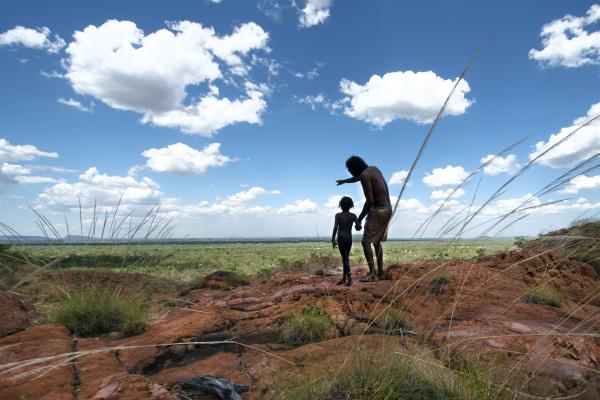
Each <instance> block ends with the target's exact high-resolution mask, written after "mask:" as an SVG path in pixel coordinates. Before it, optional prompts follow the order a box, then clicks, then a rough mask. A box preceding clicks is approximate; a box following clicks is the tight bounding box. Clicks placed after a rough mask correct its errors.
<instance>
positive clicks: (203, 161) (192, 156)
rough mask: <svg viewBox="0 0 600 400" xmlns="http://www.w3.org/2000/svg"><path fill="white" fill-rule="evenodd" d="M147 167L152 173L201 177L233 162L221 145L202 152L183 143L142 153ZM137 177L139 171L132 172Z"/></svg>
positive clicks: (210, 146) (203, 149)
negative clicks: (208, 170)
mask: <svg viewBox="0 0 600 400" xmlns="http://www.w3.org/2000/svg"><path fill="white" fill-rule="evenodd" d="M142 156H144V157H146V158H147V159H148V160H147V161H146V166H147V167H148V168H150V169H151V170H152V171H156V172H166V173H169V174H174V175H200V174H203V173H204V172H206V170H207V169H208V168H210V167H222V166H224V165H225V164H227V163H229V162H231V161H233V160H232V159H231V158H230V157H228V156H226V155H223V154H221V144H220V143H211V144H208V145H206V146H204V148H202V150H196V149H194V148H192V147H190V146H188V145H186V144H183V143H175V144H171V145H169V146H167V147H163V148H152V149H149V150H146V151H144V152H143V153H142ZM132 172H133V173H130V175H135V174H136V173H138V172H139V169H137V170H135V171H132Z"/></svg>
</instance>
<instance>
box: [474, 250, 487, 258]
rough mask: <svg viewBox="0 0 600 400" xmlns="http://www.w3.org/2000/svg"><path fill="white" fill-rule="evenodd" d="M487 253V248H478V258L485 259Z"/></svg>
mask: <svg viewBox="0 0 600 400" xmlns="http://www.w3.org/2000/svg"><path fill="white" fill-rule="evenodd" d="M486 251H487V250H486V249H485V247H480V248H478V249H477V251H476V253H477V258H482V257H484V256H485V253H486Z"/></svg>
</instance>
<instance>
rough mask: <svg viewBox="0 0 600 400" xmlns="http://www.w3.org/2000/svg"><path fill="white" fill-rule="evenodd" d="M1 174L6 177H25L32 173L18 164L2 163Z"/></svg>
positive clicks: (0, 166) (0, 165)
mask: <svg viewBox="0 0 600 400" xmlns="http://www.w3.org/2000/svg"><path fill="white" fill-rule="evenodd" d="M0 173H2V174H5V175H23V174H29V173H31V170H30V169H29V168H26V167H23V166H22V165H18V164H9V163H2V164H0Z"/></svg>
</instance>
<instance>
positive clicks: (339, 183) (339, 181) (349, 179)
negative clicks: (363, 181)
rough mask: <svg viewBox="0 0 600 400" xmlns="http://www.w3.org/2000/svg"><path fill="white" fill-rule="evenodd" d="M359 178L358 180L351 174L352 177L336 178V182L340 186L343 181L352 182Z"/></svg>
mask: <svg viewBox="0 0 600 400" xmlns="http://www.w3.org/2000/svg"><path fill="white" fill-rule="evenodd" d="M359 180H360V178H359V177H357V176H353V177H352V178H348V179H338V180H337V181H336V182H337V185H338V186H340V185H343V184H344V183H354V182H358V181H359Z"/></svg>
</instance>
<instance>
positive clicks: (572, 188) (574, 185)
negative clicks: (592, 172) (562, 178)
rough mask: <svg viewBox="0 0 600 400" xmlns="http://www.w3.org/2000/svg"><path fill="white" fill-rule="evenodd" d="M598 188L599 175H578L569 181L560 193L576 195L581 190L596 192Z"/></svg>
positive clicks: (599, 186) (599, 185) (599, 183)
mask: <svg viewBox="0 0 600 400" xmlns="http://www.w3.org/2000/svg"><path fill="white" fill-rule="evenodd" d="M599 188H600V175H596V176H587V175H580V176H576V177H575V178H573V179H571V180H570V181H569V184H568V185H567V186H566V187H565V188H564V189H562V190H560V193H563V194H576V193H579V192H580V191H582V190H596V189H599Z"/></svg>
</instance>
